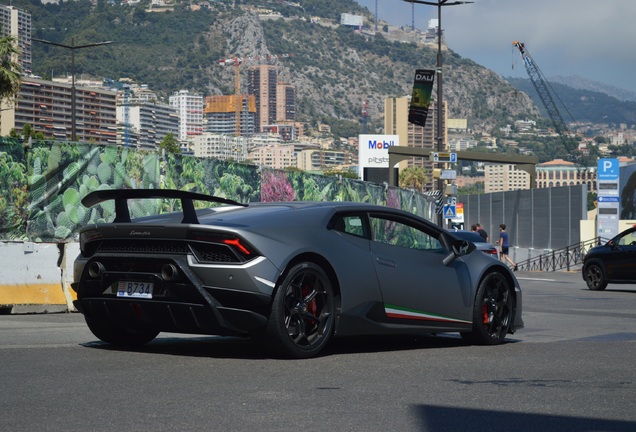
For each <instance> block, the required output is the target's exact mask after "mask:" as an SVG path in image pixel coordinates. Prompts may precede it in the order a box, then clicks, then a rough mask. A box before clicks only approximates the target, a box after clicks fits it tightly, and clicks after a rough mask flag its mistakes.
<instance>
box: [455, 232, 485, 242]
mask: <svg viewBox="0 0 636 432" xmlns="http://www.w3.org/2000/svg"><path fill="white" fill-rule="evenodd" d="M448 231H449V232H450V233H451V234H455V235H456V236H457V237H459V238H461V239H462V240H470V241H471V242H473V243H488V242H487V241H486V240H484V238H483V237H482V236H481V235H479V233H477V232H474V231H467V230H452V229H451V230H448Z"/></svg>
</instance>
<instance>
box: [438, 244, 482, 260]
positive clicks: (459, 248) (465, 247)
mask: <svg viewBox="0 0 636 432" xmlns="http://www.w3.org/2000/svg"><path fill="white" fill-rule="evenodd" d="M475 249H477V246H475V245H474V244H473V243H471V242H469V241H466V240H453V242H452V243H451V250H452V251H451V253H450V254H448V256H447V257H446V258H444V259H443V260H442V263H443V264H444V265H445V266H446V265H449V264H450V263H451V262H453V261H454V260H455V258H457V257H460V256H463V255H468V254H469V253H471V252H472V251H474V250H475Z"/></svg>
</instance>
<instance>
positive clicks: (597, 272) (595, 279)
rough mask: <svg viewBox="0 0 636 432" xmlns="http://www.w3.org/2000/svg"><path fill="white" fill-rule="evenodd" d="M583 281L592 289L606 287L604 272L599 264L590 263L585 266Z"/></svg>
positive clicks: (600, 289)
mask: <svg viewBox="0 0 636 432" xmlns="http://www.w3.org/2000/svg"><path fill="white" fill-rule="evenodd" d="M584 271H585V283H587V287H588V288H589V289H591V290H592V291H603V290H604V289H605V288H606V287H607V280H606V279H605V273H604V272H603V269H602V268H601V265H600V264H597V263H591V264H588V265H587V266H586V267H585V270H584Z"/></svg>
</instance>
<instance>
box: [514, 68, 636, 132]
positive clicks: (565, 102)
mask: <svg viewBox="0 0 636 432" xmlns="http://www.w3.org/2000/svg"><path fill="white" fill-rule="evenodd" d="M506 79H507V81H508V82H509V83H510V84H511V85H513V86H514V87H515V88H517V89H519V90H521V91H523V92H525V93H527V94H528V95H530V97H531V98H532V100H533V101H534V103H535V104H536V105H537V106H538V107H539V109H540V111H541V113H542V115H544V116H545V117H547V112H546V110H545V108H544V107H543V106H542V105H541V99H539V96H538V94H537V92H536V91H535V89H534V87H533V86H532V82H531V81H530V80H529V79H521V78H506ZM550 87H551V89H552V90H554V95H553V99H554V102H555V103H556V104H557V107H558V109H559V111H560V112H561V116H562V117H563V120H564V121H565V122H567V123H570V122H572V121H573V120H575V121H577V122H582V123H594V124H609V125H613V126H618V125H619V124H621V123H625V124H627V125H632V124H635V123H636V102H630V101H621V100H618V99H616V98H615V97H612V96H609V95H607V94H606V93H602V92H600V91H592V90H581V89H576V88H573V87H572V86H567V85H564V84H559V83H556V82H550Z"/></svg>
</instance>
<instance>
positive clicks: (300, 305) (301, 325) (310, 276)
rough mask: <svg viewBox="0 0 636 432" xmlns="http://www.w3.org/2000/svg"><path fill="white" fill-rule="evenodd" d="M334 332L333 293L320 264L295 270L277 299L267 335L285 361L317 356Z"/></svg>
mask: <svg viewBox="0 0 636 432" xmlns="http://www.w3.org/2000/svg"><path fill="white" fill-rule="evenodd" d="M333 328H334V293H333V287H332V285H331V281H330V280H329V277H328V276H327V274H326V273H325V271H324V270H323V269H322V268H321V267H320V266H319V265H317V264H315V263H312V262H304V263H300V264H297V265H295V266H293V267H292V268H291V269H290V270H289V272H288V273H287V275H286V276H285V278H284V280H283V282H282V283H281V284H280V286H279V287H278V289H277V291H276V295H275V296H274V301H273V303H272V311H271V315H270V318H269V321H268V324H267V334H268V336H269V338H270V339H271V340H272V342H273V343H274V344H275V347H276V348H277V349H278V353H279V354H282V355H283V356H285V357H294V358H307V357H312V356H315V355H317V354H318V353H319V352H320V351H321V350H322V349H323V348H324V347H325V345H326V344H327V342H329V339H330V337H331V335H332V333H333Z"/></svg>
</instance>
